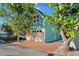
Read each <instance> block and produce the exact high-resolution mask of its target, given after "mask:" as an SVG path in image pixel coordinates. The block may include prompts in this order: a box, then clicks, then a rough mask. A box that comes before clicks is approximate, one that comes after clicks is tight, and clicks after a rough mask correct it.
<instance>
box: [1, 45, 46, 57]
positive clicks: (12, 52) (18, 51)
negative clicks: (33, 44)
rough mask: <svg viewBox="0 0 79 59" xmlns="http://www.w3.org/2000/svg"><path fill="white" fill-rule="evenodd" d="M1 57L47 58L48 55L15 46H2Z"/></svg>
mask: <svg viewBox="0 0 79 59" xmlns="http://www.w3.org/2000/svg"><path fill="white" fill-rule="evenodd" d="M0 56H47V53H45V52H40V51H37V50H34V49H30V48H27V47H26V48H24V47H21V46H17V45H14V44H2V45H0Z"/></svg>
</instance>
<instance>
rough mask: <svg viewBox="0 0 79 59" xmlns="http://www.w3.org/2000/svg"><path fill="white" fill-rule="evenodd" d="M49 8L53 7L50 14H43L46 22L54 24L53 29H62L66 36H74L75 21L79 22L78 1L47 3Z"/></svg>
mask: <svg viewBox="0 0 79 59" xmlns="http://www.w3.org/2000/svg"><path fill="white" fill-rule="evenodd" d="M48 6H49V7H50V8H52V7H54V8H53V9H54V10H53V11H52V14H53V15H52V16H48V15H46V16H45V21H46V23H48V24H50V23H52V24H54V25H55V28H54V29H53V31H60V29H62V30H63V31H64V34H65V36H66V37H68V38H74V37H75V35H76V29H75V27H77V26H76V25H77V23H78V22H79V20H78V19H79V17H78V16H79V4H78V3H61V4H59V3H49V4H48Z"/></svg>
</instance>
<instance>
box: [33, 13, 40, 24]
mask: <svg viewBox="0 0 79 59" xmlns="http://www.w3.org/2000/svg"><path fill="white" fill-rule="evenodd" d="M36 22H39V15H35V16H34V23H36Z"/></svg>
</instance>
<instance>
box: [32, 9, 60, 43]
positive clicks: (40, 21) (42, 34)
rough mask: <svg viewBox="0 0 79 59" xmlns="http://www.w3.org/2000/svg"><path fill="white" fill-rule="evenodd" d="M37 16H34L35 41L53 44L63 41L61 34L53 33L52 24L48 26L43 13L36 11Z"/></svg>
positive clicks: (33, 33)
mask: <svg viewBox="0 0 79 59" xmlns="http://www.w3.org/2000/svg"><path fill="white" fill-rule="evenodd" d="M36 11H37V14H35V15H34V19H33V23H32V27H31V32H32V36H33V40H34V41H39V42H53V41H57V40H60V39H61V35H60V33H59V32H54V31H53V28H54V27H53V25H52V24H46V23H45V20H44V16H43V14H42V12H41V11H39V10H38V9H36Z"/></svg>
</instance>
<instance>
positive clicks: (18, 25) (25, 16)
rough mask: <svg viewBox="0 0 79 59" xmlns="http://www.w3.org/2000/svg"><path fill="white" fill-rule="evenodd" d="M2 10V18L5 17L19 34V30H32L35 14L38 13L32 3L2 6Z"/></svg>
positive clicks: (0, 9) (0, 14)
mask: <svg viewBox="0 0 79 59" xmlns="http://www.w3.org/2000/svg"><path fill="white" fill-rule="evenodd" d="M2 6H3V7H4V9H3V8H0V16H2V17H4V18H5V19H6V20H7V21H8V24H9V25H10V26H11V27H12V29H13V30H14V31H15V32H16V33H18V31H19V30H27V29H30V27H31V24H32V20H33V13H34V12H36V11H35V8H34V4H30V3H27V4H25V3H11V4H5V3H4V4H2Z"/></svg>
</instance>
